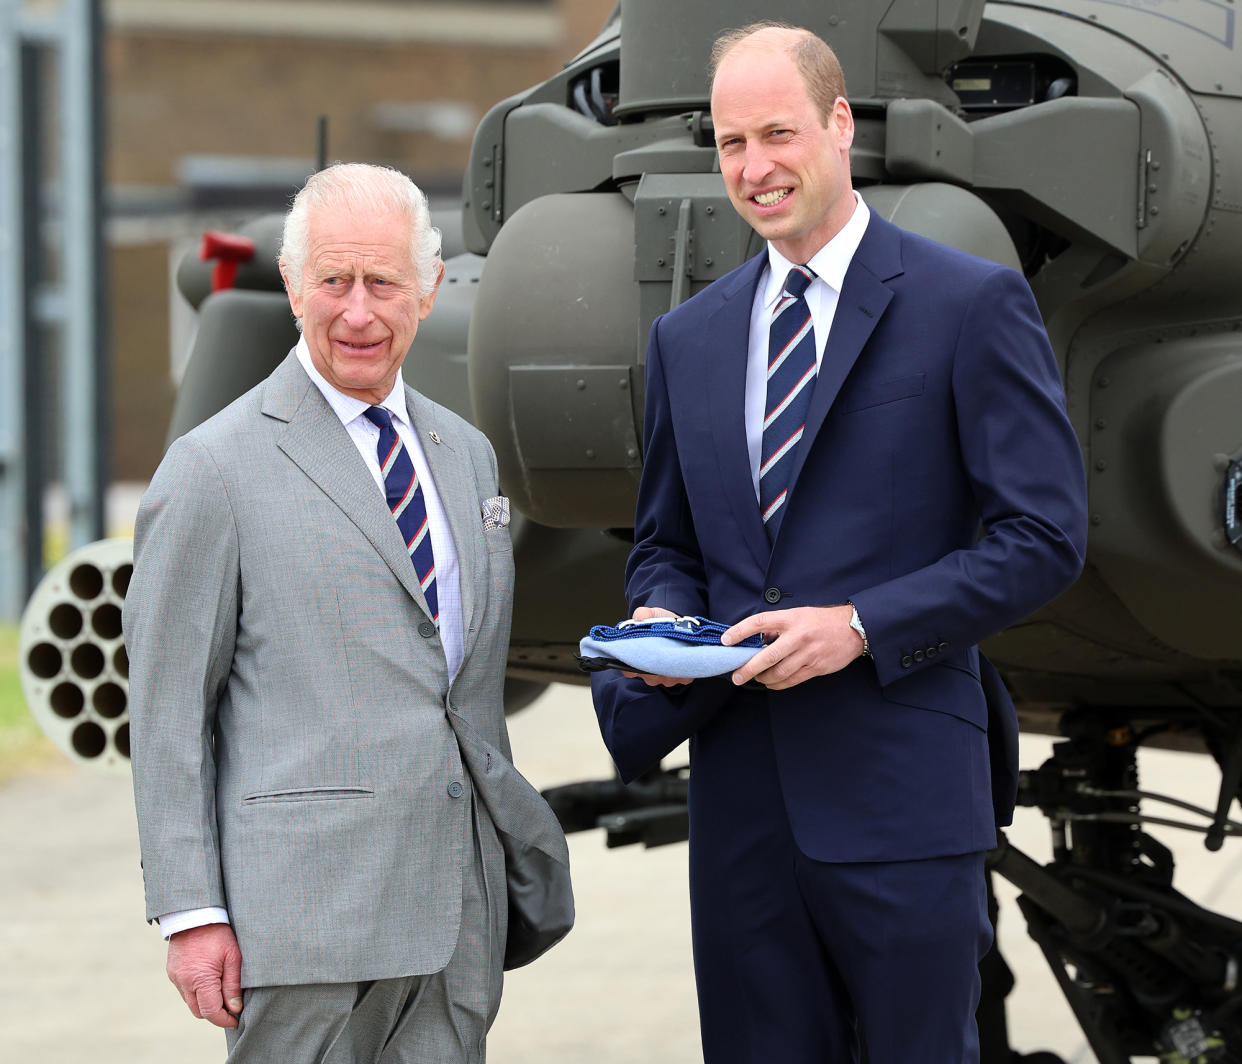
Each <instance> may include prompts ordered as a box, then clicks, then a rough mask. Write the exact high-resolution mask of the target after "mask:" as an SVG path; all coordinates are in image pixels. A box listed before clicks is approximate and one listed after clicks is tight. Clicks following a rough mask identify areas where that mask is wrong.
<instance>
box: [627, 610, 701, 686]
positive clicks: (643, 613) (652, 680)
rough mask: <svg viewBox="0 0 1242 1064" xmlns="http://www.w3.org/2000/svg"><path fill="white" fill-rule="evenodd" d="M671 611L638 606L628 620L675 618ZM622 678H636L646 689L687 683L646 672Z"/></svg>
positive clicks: (684, 678) (682, 679) (634, 673)
mask: <svg viewBox="0 0 1242 1064" xmlns="http://www.w3.org/2000/svg"><path fill="white" fill-rule="evenodd" d="M676 616H677V614H675V613H674V612H673V611H672V610H666V609H665V608H664V607H663V606H639V607H638V609H636V610H635V611H634V616H633V617H631V618H630V620H632V621H649V620H651V618H652V617H676ZM621 675H622V676H628V677H630V678H631V679H633V678H635V677H637V678H638V679H640V680H642V682H643V683H645V684H646V685H647V686H648V687H680V686H681V685H682V684H683V683H689V682H690V680H689V679H688V678H687V677H684V676H683V677H677V676H652V675H651V674H650V673H646V672H622V673H621Z"/></svg>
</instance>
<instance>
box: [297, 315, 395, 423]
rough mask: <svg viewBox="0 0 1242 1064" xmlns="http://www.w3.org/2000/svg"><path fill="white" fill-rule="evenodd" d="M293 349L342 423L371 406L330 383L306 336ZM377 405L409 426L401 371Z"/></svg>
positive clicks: (352, 418) (300, 338)
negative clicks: (317, 366) (319, 365)
mask: <svg viewBox="0 0 1242 1064" xmlns="http://www.w3.org/2000/svg"><path fill="white" fill-rule="evenodd" d="M293 350H294V353H295V354H296V355H297V356H298V361H299V362H300V363H301V364H302V368H303V369H304V370H306V375H307V376H308V377H310V379H311V380H312V381H313V382H314V384H315V387H316V388H318V389H319V390H320V391H321V392H322V393H323V397H324V398H325V399H326V400H327V401H328V405H329V406H330V407H332V410H333V412H334V413H335V414H336V416H337V417H339V418H340V419H341V424H342V425H348V424H349V423H350V422H351V421H353V420H354V418H356V417H360V416H361V415H362V412H363V411H364V410H367V409H369V408H370V407H371V405H372V404H371V403H368V402H366V401H364V400H362V399H355V398H354V397H353V396H352V395H346V394H345V393H344V392H342V391H338V390H337V389H336V388H334V387H333V386H332V385H331V384H329V383H328V381H327V379H326V378H325V377H324V375H323V374H322V373H320V372H319V370H318V368H316V366H315V363H314V362H313V361H312V360H311V353H310V348H309V347H308V346H307V345H306V337H305V336H299V337H298V344H297V347H295V348H294V349H293ZM375 405H377V406H382V407H383V408H384V409H385V410H387V411H388V412H389V413H390V414H392V415H393V417H395V418H396V419H397V420H398V421H400V422H401V423H402V424H403V425H406V426H408V425H409V424H410V416H409V414H408V413H407V412H406V406H405V382H404V381H403V380H402V379H401V373H400V371H398V372H397V379H396V380H395V381H393V382H392V391H391V392H389V393H388V397H387V398H386V399H385V400H384V401H383V402H382V403H377V404H375Z"/></svg>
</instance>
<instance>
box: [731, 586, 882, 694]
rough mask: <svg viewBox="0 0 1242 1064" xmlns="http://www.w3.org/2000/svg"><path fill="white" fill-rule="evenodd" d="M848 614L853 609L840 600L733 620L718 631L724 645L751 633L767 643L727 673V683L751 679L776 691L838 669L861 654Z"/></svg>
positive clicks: (857, 635)
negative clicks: (834, 603)
mask: <svg viewBox="0 0 1242 1064" xmlns="http://www.w3.org/2000/svg"><path fill="white" fill-rule="evenodd" d="M853 615H854V610H853V607H851V606H850V605H849V604H848V603H846V604H845V605H842V606H797V607H795V608H793V609H789V610H772V611H771V612H769V613H756V614H752V615H751V616H750V617H747V618H745V619H744V620H741V621H738V623H737V624H735V625H734V626H733V627H732V628H730V629H729V630H728V631H726V632H725V633H723V634H722V635H721V637H720V641H721V642H722V643H723V644H724V645H725V646H732V645H733V644H734V643H739V642H741V641H742V640H743V639H745V638H747V637H748V636H752V635H755V634H756V633H757V632H762V633H763V637H764V639H765V640H766V641H767V644H768V645H767V646H765V647H764V648H763V649H762V650H760V651H759V653H757V654H756V655H755V656H754V657H753V658H751V659H750V661H748V662H747V663H746V664H745V665H743V666H742V667H741V668H740V669H738V670H737V671H736V672H735V673H734V674H733V682H734V683H735V684H738V685H741V684H744V683H746V682H747V681H748V680H751V679H755V680H758V681H759V682H760V683H761V684H763V685H764V687H768V688H771V689H772V690H773V691H782V690H784V689H785V688H787V687H794V686H796V685H798V684H800V683H802V681H803V680H809V679H811V677H813V676H827V675H829V674H830V673H834V672H838V671H839V670H841V669H843V668H845V666H846V665H848V664H849V663H850V662H851V661H853V660H854V659H855V658H858V657H861V656H862V652H863V641H862V636H860V635H859V634H858V633H857V632H856V631H855V630H854V629H853V628H851V627H850V618H851V617H852V616H853Z"/></svg>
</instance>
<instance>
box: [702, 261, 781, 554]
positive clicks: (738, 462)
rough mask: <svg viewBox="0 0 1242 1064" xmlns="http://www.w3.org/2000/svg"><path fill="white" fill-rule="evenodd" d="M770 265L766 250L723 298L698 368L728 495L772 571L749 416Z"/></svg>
mask: <svg viewBox="0 0 1242 1064" xmlns="http://www.w3.org/2000/svg"><path fill="white" fill-rule="evenodd" d="M766 263H767V251H766V249H765V250H764V251H762V252H760V254H758V255H756V256H755V257H754V258H752V259H751V260H750V262H748V263H747V264H746V267H745V269H743V270H741V271H740V272H739V273H738V275H737V277H736V280H735V282H734V283H733V284H732V285H731V286H730V288H729V289H728V290H727V291H725V292H722V293H721V304H720V307H719V308H718V309H717V310H716V311H715V313H714V314H713V315H712V317H711V320H710V325H709V328H708V329H706V330H705V342H706V344H707V345H708V346H709V350H708V351H707V352H706V357H705V358H704V359H702V360H701V361H700V360H696V364H698V365H705V366H711V367H712V370H711V373H710V374H709V376H708V383H707V395H708V407H709V409H708V414H709V416H710V418H711V425H712V439H713V440H714V441H715V444H716V461H717V464H718V466H719V469H720V479H721V483H722V485H723V490H724V495H725V497H726V498H727V499H728V500H729V504H730V506H731V507H732V508H733V513H734V516H735V517H736V519H737V527H738V528H740V529H741V532H742V539H743V540H745V542H746V546H747V547H748V548H749V549H750V552H751V553H752V554H753V555H754V558H755V563H756V564H757V565H758V566H759V567H760V568H761V569H766V568H767V567H768V557H769V555H770V554H771V547H770V546H769V545H768V534H767V532H766V531H765V530H764V527H763V518H762V517H761V516H760V514H759V500H758V499H756V498H755V486H754V483H753V482H752V480H751V475H750V452H749V451H748V450H747V449H746V431H745V424H746V421H745V415H746V362H747V352H748V350H749V348H750V312H751V307H752V306H753V305H754V301H755V285H757V284H758V283H759V278H760V277H761V276H762V275H763V267H764V265H765V264H766Z"/></svg>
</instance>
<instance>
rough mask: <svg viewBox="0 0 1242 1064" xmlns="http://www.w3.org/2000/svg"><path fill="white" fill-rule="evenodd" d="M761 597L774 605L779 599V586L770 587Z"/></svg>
mask: <svg viewBox="0 0 1242 1064" xmlns="http://www.w3.org/2000/svg"><path fill="white" fill-rule="evenodd" d="M763 597H764V598H765V599H766V600H767V601H768V602H769V603H771V604H772V605H773V606H775V605H776V604H777V603H778V602H780V600H781V589H780V588H779V587H770V588H768V589H767V591H765V592H764V593H763Z"/></svg>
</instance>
